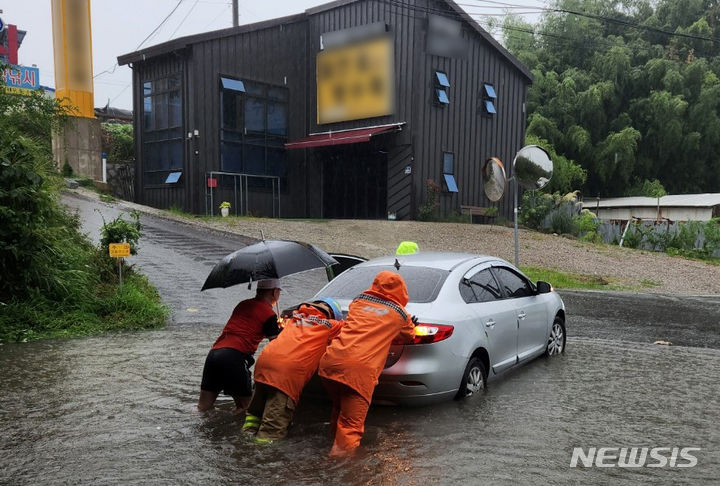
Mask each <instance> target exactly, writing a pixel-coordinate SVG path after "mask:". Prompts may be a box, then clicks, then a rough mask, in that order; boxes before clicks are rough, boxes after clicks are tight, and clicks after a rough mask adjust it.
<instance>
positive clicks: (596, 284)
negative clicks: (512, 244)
mask: <svg viewBox="0 0 720 486" xmlns="http://www.w3.org/2000/svg"><path fill="white" fill-rule="evenodd" d="M521 270H522V271H523V272H525V275H527V276H528V277H529V278H530V280H532V281H533V282H537V281H538V280H543V281H545V282H549V283H550V284H551V285H552V286H553V287H554V288H556V289H573V290H627V287H623V286H620V285H615V284H613V283H612V282H610V281H609V280H607V279H606V278H604V277H599V276H595V275H577V274H572V273H566V272H559V271H557V270H550V269H547V268H539V267H521Z"/></svg>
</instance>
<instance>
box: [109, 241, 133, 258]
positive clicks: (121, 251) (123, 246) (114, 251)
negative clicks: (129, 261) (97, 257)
mask: <svg viewBox="0 0 720 486" xmlns="http://www.w3.org/2000/svg"><path fill="white" fill-rule="evenodd" d="M110 256H111V257H112V258H125V257H129V256H130V243H110Z"/></svg>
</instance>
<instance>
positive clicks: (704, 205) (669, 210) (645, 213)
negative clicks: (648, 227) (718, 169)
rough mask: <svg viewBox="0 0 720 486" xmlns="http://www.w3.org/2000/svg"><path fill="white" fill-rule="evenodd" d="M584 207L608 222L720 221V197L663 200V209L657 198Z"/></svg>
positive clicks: (626, 199)
mask: <svg viewBox="0 0 720 486" xmlns="http://www.w3.org/2000/svg"><path fill="white" fill-rule="evenodd" d="M583 207H584V208H586V209H589V210H590V211H593V212H595V213H597V217H598V218H600V219H602V220H604V221H613V220H615V221H618V220H620V221H627V220H629V219H633V218H639V219H667V220H670V221H707V220H709V219H711V218H713V217H714V218H717V217H720V194H684V195H675V196H663V197H661V198H660V207H659V208H658V200H657V198H655V197H616V198H608V199H600V200H599V201H598V200H595V201H593V200H592V199H588V200H585V201H584V202H583Z"/></svg>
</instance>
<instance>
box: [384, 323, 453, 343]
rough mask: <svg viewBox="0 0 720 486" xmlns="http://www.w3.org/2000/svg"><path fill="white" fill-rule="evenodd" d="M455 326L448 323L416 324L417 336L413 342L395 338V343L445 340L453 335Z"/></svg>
mask: <svg viewBox="0 0 720 486" xmlns="http://www.w3.org/2000/svg"><path fill="white" fill-rule="evenodd" d="M454 330H455V328H454V327H453V326H450V325H447V324H426V323H423V322H421V323H418V324H415V337H414V338H413V340H412V342H409V343H406V342H402V341H401V340H400V339H395V340H393V344H430V343H436V342H438V341H444V340H445V339H447V338H449V337H450V336H452V333H453V331H454Z"/></svg>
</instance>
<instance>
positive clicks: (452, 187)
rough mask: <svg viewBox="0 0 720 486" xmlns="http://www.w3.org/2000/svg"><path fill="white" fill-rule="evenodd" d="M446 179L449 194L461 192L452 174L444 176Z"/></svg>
mask: <svg viewBox="0 0 720 486" xmlns="http://www.w3.org/2000/svg"><path fill="white" fill-rule="evenodd" d="M443 176H444V177H445V185H446V186H447V190H448V192H459V191H458V187H457V184H456V183H455V176H454V175H452V174H443Z"/></svg>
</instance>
